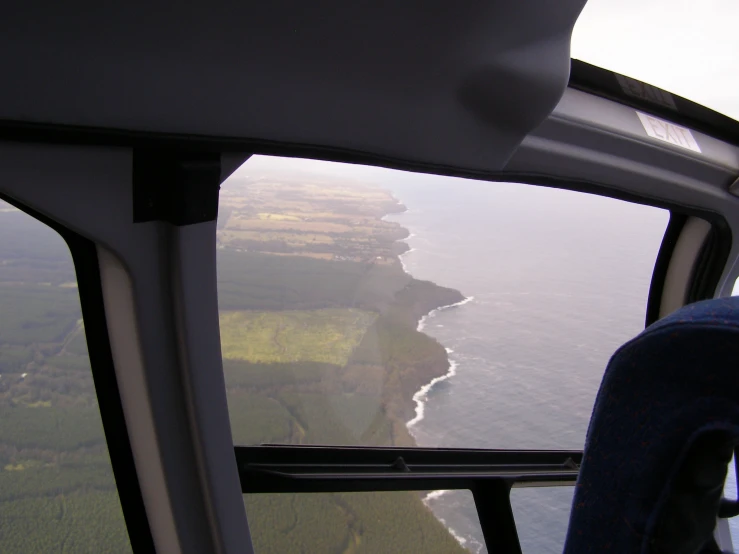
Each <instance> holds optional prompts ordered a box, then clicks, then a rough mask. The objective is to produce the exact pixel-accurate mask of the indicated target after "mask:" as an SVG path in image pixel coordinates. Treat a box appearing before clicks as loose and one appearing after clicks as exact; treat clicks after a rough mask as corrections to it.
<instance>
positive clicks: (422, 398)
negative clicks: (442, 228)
mask: <svg viewBox="0 0 739 554" xmlns="http://www.w3.org/2000/svg"><path fill="white" fill-rule="evenodd" d="M398 204H399V205H400V206H403V207H404V208H405V209H404V210H400V211H396V212H393V214H401V213H406V212H408V211H409V210H408V208H407V207H405V206H404V205H403V204H402V203H401V202H400V201H399V200H398ZM386 215H391V214H386ZM382 219H385V217H384V216H383V218H382ZM399 225H400V226H401V228H402V229H404V230H405V231H406V232H407V233H408V235H407V236H406V237H405V238H403V239H398V241H396V244H405V245H406V248H405V249H404V250H403V251H402V252H400V253H398V254H397V259H398V262H399V263H400V266H401V268H402V270H403V272H404V273H405V274H406V275H407V276H408V277H410V278H411V279H416V278H415V277H414V276H413V275H412V274H411V272H410V271H408V268H407V267H406V264H405V262H404V261H403V257H404V256H405V255H407V254H410V253H412V252H414V251H416V249H415V248H413V247H411V246H410V245H408V243H407V242H405V241H407V240H408V239H410V238H413V237H414V236H416V235H415V233H412V232H410V230H409V229H407V228H405V227H403V226H402V225H401V224H399ZM433 284H434V285H435V286H437V287H440V285H438V284H436V283H433ZM445 288H446V287H445ZM452 290H455V292H457V293H458V294H459V295H460V296H462V300H459V301H457V302H453V303H451V304H445V305H441V306H437V307H436V308H432V309H430V310H428V311H427V312H426V313H425V314H421V315H420V316H419V317H418V318H417V323H416V331H417V332H419V333H423V330H424V329H425V327H426V324H427V322H428V320H429V319H431V318H433V317H435V316H436V315H437V314H439V313H440V312H442V311H444V310H447V309H450V308H455V307H459V306H463V305H465V304H468V303H469V302H472V301H473V300H474V299H475V297H474V296H464V295H463V294H462V293H461V292H460V291H457V290H456V289H452ZM423 334H424V335H425V336H427V337H429V338H431V339H433V340H436V339H434V338H433V337H431V336H430V335H428V334H426V333H423ZM437 342H438V341H437ZM439 344H441V343H439ZM441 346H442V347H443V348H444V351H445V353H446V355H445V358H446V363H447V366H448V369H447V371H446V373H444V374H442V375H437V376H434V377H432V378H431V380H430V381H428V382H427V383H425V384H423V385H421V387H420V388H419V389H418V390H417V391H416V392H415V393H414V394H413V396H412V400H413V403H414V404H415V408H414V410H415V411H414V416H413V418H411V419H409V420H408V421H406V423H405V426H406V429H407V431H408V433H409V434H410V436H411V438H412V440H413V442H414V443H415V444H416V445H417V446H418V443H417V438H416V436H415V435H414V434H413V427H415V426H416V425H417V424H418V423H420V422H421V421H423V419H424V414H425V407H426V402H427V401H428V394H429V393H430V392H431V390H432V389H433V388H434V386H436V384H437V383H441V382H443V381H446V380H448V379H450V378H451V377H454V376H455V375H456V374H457V368H458V366H459V364H458V362H457V361H456V360H453V359H451V358H450V355H451V354H453V353H454V350H452V349H451V348H448V347H445V346H444V345H443V344H442V345H441ZM448 492H450V491H448V490H435V491H431V492H429V493H427V494H426V495H425V496H424V497H423V498H422V499H421V501H422V502H423V504H424V506H426V508H428V509H429V510H430V511H431V512H432V513H434V515H435V516H436V518H437V519H438V520H439V521H440V522H441V524H442V525H444V527H446V529H447V531H449V534H450V535H451V536H452V537H454V539H455V540H456V541H457V542H458V543H459V544H460V546H462V547H463V548H468V547H467V542H468V540H467V538H465V537H463V536H461V535H460V534H459V533H457V532H456V531H455V530H454V529H453V528H452V527H451V526H450V525H449V524H447V522H446V521H445V520H444V519H443V518H442V517H440V516H438V515H437V514H436V513H435V512H434V510H433V508H432V507H431V503H432V502H433V501H434V500H437V499H439V498H441V497H442V496H444V495H445V494H447V493H448ZM480 546H481V545H480ZM479 550H480V549H479V548H478V549H477V551H478V552H479Z"/></svg>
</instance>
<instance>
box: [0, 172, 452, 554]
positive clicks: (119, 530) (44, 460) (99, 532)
mask: <svg viewBox="0 0 739 554" xmlns="http://www.w3.org/2000/svg"><path fill="white" fill-rule="evenodd" d="M268 188H269V187H268ZM226 190H227V188H226ZM264 190H265V189H262V191H264ZM269 190H271V193H270V195H267V196H264V197H262V202H263V205H261V206H260V207H259V208H258V209H256V208H255V207H254V206H251V207H249V200H250V199H249V198H246V197H244V196H241V197H238V196H234V195H232V196H231V197H230V200H229V201H228V202H225V203H224V205H223V206H224V207H223V209H222V211H221V215H222V216H225V219H226V220H228V221H230V222H231V225H229V224H227V222H225V221H224V220H223V219H222V220H220V221H219V225H218V228H219V244H220V249H219V252H218V264H219V268H218V269H219V301H220V307H221V310H222V311H223V312H224V316H225V317H222V319H221V322H222V326H224V325H232V326H234V328H233V329H227V328H224V329H222V331H223V333H224V336H225V335H228V336H230V337H232V338H233V337H235V339H234V340H232V341H231V342H233V343H234V344H233V345H232V346H231V349H230V351H228V352H225V354H227V355H232V356H233V358H231V359H228V358H227V359H225V360H224V371H225V375H226V382H227V388H228V390H227V393H228V401H229V412H230V416H231V425H232V431H233V437H234V442H235V443H237V444H259V443H269V442H282V443H295V444H347V445H348V444H352V445H357V444H364V445H388V444H397V445H413V439H412V437H411V436H410V434H409V433H408V430H407V428H406V426H405V422H406V421H407V420H408V419H410V418H411V417H412V416H413V408H414V406H413V402H412V400H411V397H412V395H413V393H414V392H415V391H416V390H417V389H418V388H419V387H420V386H421V385H422V384H424V383H426V382H428V381H429V380H430V379H431V378H433V377H435V376H437V375H441V374H443V373H445V372H446V371H447V369H448V361H447V358H446V353H445V351H444V349H443V348H442V347H441V345H439V344H438V343H437V342H436V341H434V340H433V339H431V338H430V337H428V336H426V335H424V334H422V333H419V332H417V331H416V325H417V321H418V318H419V317H421V316H422V315H423V314H425V313H427V312H428V311H429V310H431V309H433V308H436V307H438V306H441V305H446V304H451V303H454V302H457V301H459V300H461V299H462V296H461V295H460V293H458V292H457V291H453V290H450V289H444V288H441V287H437V286H436V285H434V284H433V283H428V282H423V281H418V280H414V279H411V278H410V277H409V276H408V275H406V274H405V273H404V272H403V271H402V269H401V267H400V264H399V263H398V261H397V259H396V258H395V255H394V253H396V252H399V251H401V250H402V248H403V246H402V245H398V243H394V242H393V241H394V240H396V239H397V238H398V237H402V236H404V235H405V230H403V229H401V228H399V227H398V226H397V225H394V224H389V223H385V222H381V221H380V219H379V218H380V216H382V215H383V214H384V213H387V211H389V210H392V209H398V207H397V203H395V201H394V200H392V198H391V197H390V196H389V195H388V194H386V193H384V192H381V191H380V192H378V191H377V190H375V191H371V190H369V189H366V188H362V189H361V191H360V192H359V193H356V194H355V193H354V192H352V191H351V190H349V189H347V188H346V187H339V189H335V188H334V189H332V188H331V187H328V186H327V187H323V188H322V187H318V188H316V185H315V184H314V185H311V186H310V187H308V188H306V189H302V188H301V187H300V186H297V185H295V184H293V185H292V186H291V187H290V188H289V190H288V191H285V192H284V194H283V193H281V192H280V191H279V190H276V189H275V188H270V189H269ZM337 190H338V192H337ZM224 233H231V235H228V236H227V240H222V239H223V234H224ZM249 233H253V234H249ZM270 233H271V234H270ZM254 236H256V237H257V240H256V241H255V242H252V243H247V242H244V241H247V240H249V241H254ZM274 236H278V238H279V241H280V242H281V243H283V244H286V245H289V248H287V250H289V251H290V253H291V254H295V255H287V256H283V255H275V252H278V251H280V250H279V248H283V247H282V246H280V247H279V248H278V249H277V250H274V251H273V249H271V248H272V247H271V246H270V245H269V244H268V241H265V240H262V239H263V238H264V237H267V238H269V237H274ZM0 237H2V238H0V314H1V317H0V552H2V553H3V554H5V553H8V554H16V553H35V552H60V553H65V554H67V553H76V552H96V553H108V552H129V551H130V546H129V543H128V538H127V534H126V530H125V525H124V521H123V516H122V513H121V508H120V504H119V501H118V496H117V493H116V489H115V482H114V479H113V475H112V472H111V468H110V462H109V458H108V453H107V448H106V444H105V440H104V437H103V432H102V425H101V421H100V416H99V411H98V406H97V401H96V396H95V391H94V386H93V383H92V378H91V372H90V366H89V361H88V358H87V346H86V342H85V337H84V328H83V326H82V324H81V321H80V317H81V316H80V312H79V299H78V296H77V290H76V288H75V286H74V283H75V276H74V271H73V267H72V263H71V257H70V255H69V252H68V250H67V248H66V246H65V245H64V243H63V241H62V240H61V239H60V238H59V237H58V236H57V235H56V234H55V233H54V232H53V231H51V230H49V229H47V228H45V227H44V226H43V225H42V224H40V223H38V222H35V221H33V220H32V219H31V218H30V217H28V216H26V215H24V214H22V213H20V212H17V211H8V210H7V209H5V207H4V205H0ZM246 237H251V238H248V239H247V238H246ZM314 239H315V240H314ZM269 240H272V239H269ZM246 244H249V245H250V246H252V247H256V251H254V248H251V249H250V250H251V251H248V252H247V251H244V246H245V245H246ZM237 312H238V313H237ZM273 312H280V313H279V314H274V313H273ZM265 314H266V315H265ZM342 318H350V319H342ZM350 320H351V321H350ZM348 321H350V323H346V324H344V323H343V322H348ZM245 325H246V326H249V328H248V330H247V331H248V332H247V331H244V326H245ZM238 326H241V327H238ZM239 333H242V334H239ZM240 336H245V337H248V338H249V340H250V341H254V342H255V343H256V342H257V341H259V340H263V341H270V344H268V345H267V347H265V348H260V347H259V346H260V345H259V344H255V345H254V346H255V348H252V347H251V346H252V345H249V347H246V345H244V348H242V347H241V345H240V344H238V337H240ZM316 337H317V338H316ZM319 339H321V340H319ZM323 339H326V340H325V341H323ZM329 339H330V340H329ZM301 340H302V341H304V342H300V341H301ZM309 340H310V341H311V342H308V341H309ZM347 344H349V345H350V347H349V348H346V345H347ZM302 345H305V346H302ZM325 345H329V346H325ZM328 348H334V350H333V351H331V352H329V353H328V354H327V355H325V356H321V355H318V354H320V353H321V352H323V353H325V351H326V350H327V349H328ZM229 352H230V354H229ZM255 352H256V353H257V354H258V355H255V354H254V353H255ZM250 356H251V357H252V358H251V359H250ZM236 358H239V359H236ZM286 360H287V361H286ZM420 498H421V497H420V496H419V495H418V494H417V493H410V492H399V493H363V494H325V495H291V494H286V495H252V496H249V497H247V498H245V503H246V506H247V512H248V517H249V521H250V525H251V531H252V536H253V539H254V543H255V546H256V549H257V552H258V553H259V554H271V553H275V554H291V553H307V554H321V553H324V552H325V553H329V554H360V553H363V554H370V553H380V552H384V553H387V552H393V553H395V552H428V553H447V552H449V553H461V552H464V550H463V549H462V547H460V546H459V544H458V543H457V542H456V541H455V540H454V538H453V537H452V536H451V535H450V534H449V533H448V532H447V531H446V529H445V528H444V526H443V525H442V524H441V523H440V522H439V521H438V520H437V519H436V518H435V517H434V516H433V514H432V513H431V512H430V511H429V510H428V509H427V508H426V507H425V506H424V505H423V503H422V502H421V500H420Z"/></svg>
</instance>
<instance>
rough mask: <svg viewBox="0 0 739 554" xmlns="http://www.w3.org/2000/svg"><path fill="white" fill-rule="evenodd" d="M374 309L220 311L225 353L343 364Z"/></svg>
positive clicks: (237, 356)
mask: <svg viewBox="0 0 739 554" xmlns="http://www.w3.org/2000/svg"><path fill="white" fill-rule="evenodd" d="M375 317H376V314H373V313H371V312H366V311H362V310H356V309H351V308H350V309H324V310H305V311H282V312H252V311H235V312H224V313H221V318H220V319H221V348H222V351H223V357H224V358H231V359H237V360H246V361H250V362H262V363H286V362H321V363H327V364H334V365H340V366H343V365H345V364H346V362H347V360H348V359H349V356H350V355H351V353H352V352H353V351H354V348H355V347H356V346H357V345H358V344H359V342H360V341H361V340H362V337H363V336H364V333H365V332H366V330H367V329H368V328H369V326H370V325H372V322H373V321H374V320H375Z"/></svg>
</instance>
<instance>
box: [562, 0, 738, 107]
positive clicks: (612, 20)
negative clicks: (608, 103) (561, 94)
mask: <svg viewBox="0 0 739 554" xmlns="http://www.w3.org/2000/svg"><path fill="white" fill-rule="evenodd" d="M571 55H572V57H573V58H576V59H579V60H583V61H585V62H588V63H592V64H594V65H597V66H600V67H604V68H607V69H611V70H613V71H616V72H617V73H622V74H624V75H627V76H629V77H633V78H635V79H638V80H640V81H644V82H647V83H649V84H651V85H654V86H656V87H659V88H662V89H665V90H667V91H670V92H673V93H675V94H677V95H679V96H683V97H685V98H688V99H690V100H693V101H694V102H697V103H699V104H703V105H704V106H707V107H709V108H711V109H713V110H716V111H719V112H721V113H723V114H725V115H728V116H729V117H733V118H734V119H739V0H588V2H587V4H586V5H585V8H584V10H583V12H582V14H581V15H580V18H579V19H578V21H577V24H576V25H575V31H574V33H573V36H572V52H571Z"/></svg>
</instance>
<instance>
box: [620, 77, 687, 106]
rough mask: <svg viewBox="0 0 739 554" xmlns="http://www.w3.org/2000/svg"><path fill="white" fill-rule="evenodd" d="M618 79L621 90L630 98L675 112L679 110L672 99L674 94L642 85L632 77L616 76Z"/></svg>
mask: <svg viewBox="0 0 739 554" xmlns="http://www.w3.org/2000/svg"><path fill="white" fill-rule="evenodd" d="M616 79H617V80H618V83H619V84H620V85H621V89H622V90H623V91H624V92H625V93H626V94H628V95H629V96H633V97H634V98H641V99H642V100H648V101H649V102H652V103H654V104H659V105H660V106H666V107H668V108H672V109H673V110H676V109H677V106H676V105H675V101H674V100H673V99H672V94H670V93H669V92H667V91H665V90H662V89H659V88H657V87H653V86H652V85H648V84H646V83H642V82H641V81H637V80H636V79H632V78H631V77H624V76H623V75H616Z"/></svg>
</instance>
